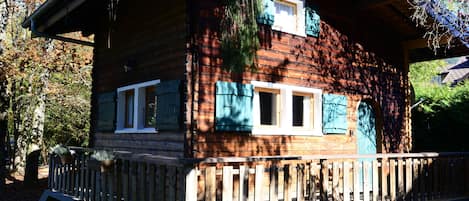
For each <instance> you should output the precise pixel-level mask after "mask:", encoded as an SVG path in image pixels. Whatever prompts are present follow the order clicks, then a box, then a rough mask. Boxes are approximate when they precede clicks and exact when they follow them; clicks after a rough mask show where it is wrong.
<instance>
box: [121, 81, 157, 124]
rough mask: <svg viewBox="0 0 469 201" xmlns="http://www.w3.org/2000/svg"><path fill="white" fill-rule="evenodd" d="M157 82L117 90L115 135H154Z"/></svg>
mask: <svg viewBox="0 0 469 201" xmlns="http://www.w3.org/2000/svg"><path fill="white" fill-rule="evenodd" d="M158 83H159V80H153V81H148V82H144V83H139V84H134V85H129V86H125V87H120V88H118V89H117V127H116V130H115V132H116V133H155V132H156V129H155V125H156V100H157V97H156V84H158Z"/></svg>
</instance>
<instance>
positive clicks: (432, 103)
mask: <svg viewBox="0 0 469 201" xmlns="http://www.w3.org/2000/svg"><path fill="white" fill-rule="evenodd" d="M444 64H445V63H444V62H443V61H430V62H421V63H416V64H413V65H411V68H410V79H411V82H412V84H413V86H414V89H415V96H416V99H417V100H420V99H424V102H423V103H422V104H420V105H419V106H418V107H416V108H414V109H413V110H412V130H413V131H412V132H413V136H414V149H415V151H469V147H468V146H467V145H466V140H465V139H466V137H467V136H466V135H467V131H468V130H469V82H466V83H463V84H460V85H457V86H454V87H450V86H447V85H439V84H437V83H432V82H431V80H432V78H433V77H434V76H436V75H437V74H438V72H439V71H440V68H441V66H444Z"/></svg>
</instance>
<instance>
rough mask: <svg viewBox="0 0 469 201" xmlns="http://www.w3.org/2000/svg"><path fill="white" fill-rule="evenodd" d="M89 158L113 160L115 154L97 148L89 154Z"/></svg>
mask: <svg viewBox="0 0 469 201" xmlns="http://www.w3.org/2000/svg"><path fill="white" fill-rule="evenodd" d="M91 158H93V159H96V160H98V161H105V160H114V158H116V156H115V155H114V154H113V153H112V152H110V151H106V150H98V151H95V152H94V153H93V154H92V155H91Z"/></svg>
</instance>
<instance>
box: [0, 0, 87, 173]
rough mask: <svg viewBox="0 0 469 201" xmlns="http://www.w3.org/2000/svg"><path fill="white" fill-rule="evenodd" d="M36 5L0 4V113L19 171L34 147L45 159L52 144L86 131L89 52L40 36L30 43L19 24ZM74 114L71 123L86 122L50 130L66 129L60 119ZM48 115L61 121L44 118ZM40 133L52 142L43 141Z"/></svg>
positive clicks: (29, 0) (31, 0)
mask: <svg viewBox="0 0 469 201" xmlns="http://www.w3.org/2000/svg"><path fill="white" fill-rule="evenodd" d="M40 2H41V1H39V0H24V1H20V0H17V1H8V0H6V1H2V3H3V6H4V7H3V8H4V9H3V10H1V11H0V12H1V13H2V16H3V17H2V20H3V21H2V24H1V26H0V28H1V29H0V39H1V41H0V48H1V50H2V51H1V52H0V73H1V75H2V76H1V77H0V85H1V86H0V88H1V89H5V93H4V94H2V98H3V101H2V100H0V101H1V103H0V105H1V106H4V108H0V109H3V110H0V112H3V113H6V114H7V115H6V116H7V120H8V135H9V138H10V139H13V141H14V142H15V145H14V147H13V148H12V150H13V153H15V156H14V163H13V164H14V167H20V168H21V167H24V161H25V158H26V155H27V154H28V153H30V152H31V151H33V150H34V149H41V150H42V153H43V158H44V159H45V158H46V157H45V156H46V153H47V147H48V146H50V145H51V143H66V142H68V141H69V140H68V138H70V137H71V136H73V137H72V138H74V139H80V140H83V137H80V138H78V137H76V136H75V134H77V133H79V134H78V135H86V134H87V132H88V130H89V125H88V126H87V124H89V122H87V121H88V120H89V94H90V92H89V91H90V86H91V78H90V70H89V66H90V64H91V58H92V51H91V48H89V47H84V46H80V45H75V44H70V43H64V42H61V41H55V40H50V39H44V38H33V39H32V38H31V35H30V32H29V31H28V30H26V29H23V28H22V27H21V23H22V21H23V20H24V19H25V17H26V16H27V15H28V14H30V13H31V11H32V10H33V9H35V8H36V7H37V6H38V5H40ZM0 8H1V7H0ZM74 36H76V37H78V34H77V33H75V34H74ZM77 92H80V93H82V94H77ZM87 110H88V112H86V111H87ZM76 113H78V114H79V117H77V116H74V117H73V118H75V120H76V119H83V120H84V121H85V122H84V123H83V122H82V123H81V124H82V125H80V126H78V127H75V128H76V129H69V130H65V129H63V132H60V133H59V132H55V131H56V130H54V129H50V128H65V127H66V126H63V124H71V121H70V120H66V121H64V120H63V119H65V118H70V116H69V115H71V116H73V115H75V114H76ZM52 116H54V117H62V118H63V119H57V118H56V119H53V120H51V121H48V120H47V119H46V117H52ZM58 125H62V126H58ZM87 129H88V130H87ZM45 131H46V133H47V132H49V133H47V134H45V133H44V132H45ZM50 132H54V133H52V134H51V133H50ZM44 135H46V136H48V137H50V138H51V140H47V141H44V140H43V137H44ZM55 135H63V136H62V137H61V138H57V137H55ZM58 139H60V140H59V141H55V140H58ZM75 141H79V140H75ZM7 144H9V143H7ZM78 145H81V142H80V143H79V144H78Z"/></svg>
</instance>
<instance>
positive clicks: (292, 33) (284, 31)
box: [272, 27, 306, 37]
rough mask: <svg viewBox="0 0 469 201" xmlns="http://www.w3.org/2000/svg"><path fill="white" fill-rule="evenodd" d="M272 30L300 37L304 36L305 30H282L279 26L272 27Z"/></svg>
mask: <svg viewBox="0 0 469 201" xmlns="http://www.w3.org/2000/svg"><path fill="white" fill-rule="evenodd" d="M272 30H274V31H278V32H282V33H287V34H291V35H295V36H300V37H306V32H305V31H291V30H282V29H279V28H275V27H272Z"/></svg>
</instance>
